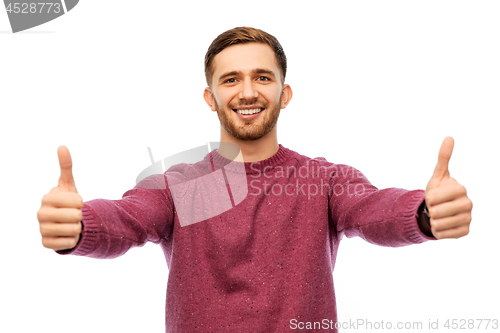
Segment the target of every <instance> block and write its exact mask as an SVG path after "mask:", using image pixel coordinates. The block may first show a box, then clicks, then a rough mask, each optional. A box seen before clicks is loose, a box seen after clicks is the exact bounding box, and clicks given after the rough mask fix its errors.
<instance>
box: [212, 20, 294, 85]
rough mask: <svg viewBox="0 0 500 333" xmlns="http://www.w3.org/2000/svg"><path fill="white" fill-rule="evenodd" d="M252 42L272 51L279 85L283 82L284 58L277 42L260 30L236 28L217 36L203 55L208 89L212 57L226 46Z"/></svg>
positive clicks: (284, 72)
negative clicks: (278, 73)
mask: <svg viewBox="0 0 500 333" xmlns="http://www.w3.org/2000/svg"><path fill="white" fill-rule="evenodd" d="M252 42H257V43H264V44H267V45H269V46H270V47H271V48H272V49H273V50H274V54H275V55H276V60H277V62H278V67H279V68H280V69H281V84H283V83H284V82H285V76H286V56H285V51H283V48H282V47H281V44H280V43H279V42H278V40H277V39H276V38H275V37H274V36H272V35H270V34H268V33H267V32H265V31H262V30H260V29H255V28H250V27H237V28H233V29H230V30H227V31H226V32H223V33H222V34H220V35H219V36H217V38H215V39H214V41H213V42H212V44H211V45H210V47H209V48H208V51H207V54H206V55H205V78H206V80H207V84H208V86H209V87H210V86H211V84H212V76H213V74H214V69H213V60H214V57H215V56H216V55H217V54H219V53H220V52H221V51H222V50H224V49H225V48H226V47H228V46H231V45H236V44H246V43H252Z"/></svg>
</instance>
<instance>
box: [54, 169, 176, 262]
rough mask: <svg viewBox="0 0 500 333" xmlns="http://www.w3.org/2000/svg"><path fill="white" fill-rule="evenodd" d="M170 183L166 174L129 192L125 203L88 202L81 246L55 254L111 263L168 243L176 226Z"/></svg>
mask: <svg viewBox="0 0 500 333" xmlns="http://www.w3.org/2000/svg"><path fill="white" fill-rule="evenodd" d="M162 182H163V183H162ZM166 182H167V178H166V176H165V175H164V174H163V175H161V174H156V175H152V176H149V177H147V178H145V179H144V180H142V181H141V182H140V183H139V184H137V185H136V186H135V187H134V188H133V189H131V190H129V191H127V192H125V193H124V194H123V196H122V199H121V200H105V199H95V200H91V201H87V202H85V203H84V205H83V208H82V213H83V218H82V225H83V229H82V234H81V237H80V240H79V241H78V244H77V245H76V246H75V247H74V248H72V249H68V250H58V251H55V252H57V253H58V254H62V255H65V254H73V255H78V256H87V257H92V258H100V259H111V258H116V257H119V256H121V255H123V254H124V253H125V252H127V251H128V250H129V249H130V248H132V247H138V246H143V245H144V244H145V243H146V242H148V241H150V242H153V243H156V244H158V243H160V242H161V241H162V240H166V239H167V238H169V237H170V235H171V233H172V230H173V223H174V204H173V201H172V197H171V194H170V191H169V189H168V186H166V184H167V183H166Z"/></svg>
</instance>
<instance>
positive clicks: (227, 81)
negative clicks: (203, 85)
mask: <svg viewBox="0 0 500 333" xmlns="http://www.w3.org/2000/svg"><path fill="white" fill-rule="evenodd" d="M229 80H236V79H235V78H231V79H227V80H226V81H224V82H226V83H233V82H229Z"/></svg>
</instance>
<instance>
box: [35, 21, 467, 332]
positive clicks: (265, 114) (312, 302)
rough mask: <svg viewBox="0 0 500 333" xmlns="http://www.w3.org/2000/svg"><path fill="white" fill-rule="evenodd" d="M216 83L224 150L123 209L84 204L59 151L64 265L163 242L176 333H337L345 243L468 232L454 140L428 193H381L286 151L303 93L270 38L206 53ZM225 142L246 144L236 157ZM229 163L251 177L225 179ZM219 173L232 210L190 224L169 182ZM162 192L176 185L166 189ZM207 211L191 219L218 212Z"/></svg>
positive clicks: (227, 40)
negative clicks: (286, 117) (281, 137)
mask: <svg viewBox="0 0 500 333" xmlns="http://www.w3.org/2000/svg"><path fill="white" fill-rule="evenodd" d="M205 75H206V79H207V84H208V87H207V88H206V89H205V91H204V98H205V101H206V102H207V104H208V105H209V106H210V108H211V110H212V111H214V112H217V115H218V117H219V119H220V123H221V129H220V130H221V140H220V141H221V147H220V149H218V150H213V151H211V152H210V153H209V154H208V155H207V156H205V158H204V159H203V161H200V162H198V163H196V164H193V165H188V164H179V165H176V166H174V167H172V168H170V169H169V170H168V171H167V172H166V173H165V174H164V175H155V176H151V177H148V178H146V179H145V180H144V181H143V182H141V183H140V184H138V185H137V186H136V187H134V189H132V190H129V191H127V192H126V193H125V194H124V195H123V198H122V199H121V200H104V199H96V200H92V201H88V202H85V203H83V201H82V199H81V197H80V196H79V195H78V193H77V191H76V187H75V182H74V179H73V176H72V173H71V168H72V162H71V157H70V155H69V151H68V150H67V148H66V147H64V146H61V147H59V149H58V156H59V161H60V167H61V177H60V179H59V184H58V186H57V187H55V188H53V189H52V190H51V191H50V192H49V193H48V194H47V195H45V196H44V197H43V200H42V206H41V208H40V210H39V211H38V220H39V223H40V232H41V234H42V244H43V245H44V246H45V247H47V248H51V249H54V250H56V251H57V253H59V254H74V255H84V256H89V257H94V258H115V257H118V256H120V255H123V254H124V253H125V252H126V251H128V249H130V248H131V247H134V246H143V245H144V244H145V243H146V242H147V241H151V242H154V243H157V244H160V245H161V246H162V249H163V251H164V253H165V256H166V259H167V263H168V268H169V278H168V285H167V304H166V322H165V324H166V331H167V332H291V331H295V330H299V331H300V330H305V331H307V332H316V331H317V332H327V331H329V332H337V328H336V327H335V323H336V322H337V312H336V303H335V292H334V286H333V279H332V272H333V268H334V265H335V259H336V255H337V249H338V246H339V242H340V240H341V239H342V237H343V235H344V234H345V235H346V236H347V237H354V236H359V237H362V238H363V239H365V240H366V241H368V242H371V243H374V244H378V245H382V246H391V247H397V246H405V245H410V244H417V243H421V242H424V241H427V240H435V239H442V238H459V237H462V236H465V235H467V234H468V232H469V225H470V222H471V211H472V202H471V200H470V199H469V198H468V197H467V193H466V190H465V188H464V187H463V186H462V185H460V184H459V183H458V182H457V181H456V180H454V179H453V178H451V177H450V174H449V171H448V161H449V159H450V157H451V153H452V150H453V139H452V138H446V139H445V140H444V142H443V144H442V146H441V149H440V151H439V156H438V162H437V165H436V168H435V170H434V173H433V175H432V177H431V178H430V180H429V182H428V184H427V187H426V190H425V191H424V190H414V191H408V190H404V189H398V188H390V189H384V190H378V189H377V188H376V187H374V186H373V185H372V184H370V182H369V181H368V180H367V179H366V177H365V176H364V175H363V174H362V173H360V172H359V171H358V170H356V169H354V168H352V167H349V166H347V165H337V164H333V163H330V162H328V161H326V160H325V159H324V158H314V159H311V158H309V157H306V156H303V155H300V154H298V153H296V152H294V151H293V150H291V149H288V148H285V147H284V146H283V145H281V144H278V140H277V126H276V124H277V120H278V117H279V114H280V110H281V109H284V108H285V107H286V106H287V105H288V103H289V102H290V100H291V98H292V90H291V88H290V86H289V85H288V84H285V83H284V81H285V76H286V57H285V54H284V52H283V49H282V47H281V45H280V44H279V42H278V41H277V40H276V39H275V38H274V37H273V36H271V35H269V34H268V33H265V32H263V31H261V30H258V29H253V28H247V27H240V28H235V29H231V30H229V31H226V32H224V33H223V34H221V35H219V36H218V37H217V38H216V39H215V40H214V41H213V43H212V45H211V46H210V47H209V50H208V52H207V55H206V57H205ZM222 143H226V144H234V145H237V147H239V155H238V157H237V158H236V159H235V158H234V154H231V151H230V149H227V146H225V145H223V144H222ZM233 160H234V162H233ZM231 162H232V163H236V164H233V165H237V166H240V167H242V168H240V169H239V171H238V170H232V169H231V168H223V166H227V165H229V164H231ZM216 167H217V168H216ZM216 169H217V171H220V170H223V169H224V171H223V172H222V173H221V174H224V178H223V181H222V183H223V184H222V185H223V187H224V188H225V187H226V186H227V190H228V194H229V197H230V199H231V203H232V205H231V206H230V208H229V209H227V210H226V211H224V212H223V213H220V214H218V215H215V216H211V217H209V218H207V219H204V220H203V221H198V222H196V223H191V224H189V225H185V224H181V222H182V221H181V219H180V215H181V214H180V212H179V209H178V208H179V206H178V205H177V203H178V202H180V201H176V200H177V199H178V197H177V194H176V193H175V191H174V187H173V186H172V183H173V182H178V183H179V184H181V185H182V184H183V181H184V180H185V179H186V178H187V175H188V174H192V173H193V172H195V173H196V174H198V172H199V173H200V174H201V171H203V170H209V171H213V173H212V174H214V173H215V170H216ZM200 170H201V171H200ZM241 170H242V171H241ZM241 174H243V175H244V176H246V179H247V181H248V183H247V184H248V193H247V194H246V196H245V197H244V198H243V200H241V201H239V200H237V196H238V193H239V192H238V191H241V187H240V186H234V183H232V182H231V180H232V179H235V177H236V176H238V175H240V176H241ZM158 176H159V177H158ZM161 182H165V184H167V186H165V187H163V188H161V187H160V186H158V187H156V186H155V185H159V183H161ZM151 185H153V186H151ZM188 189H189V188H188ZM245 193H246V192H245ZM193 194H196V190H189V191H187V190H185V189H184V192H183V193H182V198H184V199H185V198H189V200H197V196H196V195H193ZM198 194H199V193H198ZM205 199H206V198H205ZM189 200H188V201H189ZM174 202H176V204H175V205H174ZM205 204H206V201H201V204H200V205H195V206H193V208H192V210H193V211H198V210H199V211H203V212H204V211H206V210H207V209H210V207H209V206H204V205H205ZM217 204H220V202H215V203H214V205H217ZM427 210H428V212H427ZM428 216H430V220H429V218H428Z"/></svg>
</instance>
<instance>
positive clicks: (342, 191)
mask: <svg viewBox="0 0 500 333" xmlns="http://www.w3.org/2000/svg"><path fill="white" fill-rule="evenodd" d="M330 176H331V178H330V191H329V210H330V216H331V222H332V223H333V224H334V226H333V227H334V230H336V231H337V235H338V238H339V240H340V239H341V238H342V235H343V234H345V235H346V236H347V237H348V238H351V237H354V236H358V237H361V238H363V239H364V240H366V241H367V242H370V243H372V244H376V245H381V246H388V247H398V246H405V245H410V244H418V243H422V242H424V241H427V240H436V238H435V237H429V236H426V235H425V234H424V233H422V231H421V230H420V228H419V226H418V221H417V211H418V208H419V206H420V204H422V202H423V201H424V193H425V192H424V190H413V191H409V190H405V189H401V188H387V189H383V190H379V189H377V188H376V187H375V186H373V185H372V184H371V183H370V182H369V181H368V179H367V178H366V177H365V176H364V175H363V174H362V173H361V172H360V171H358V170H357V169H355V168H353V167H350V166H348V165H344V164H336V165H334V166H333V170H332V172H331V173H330Z"/></svg>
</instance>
